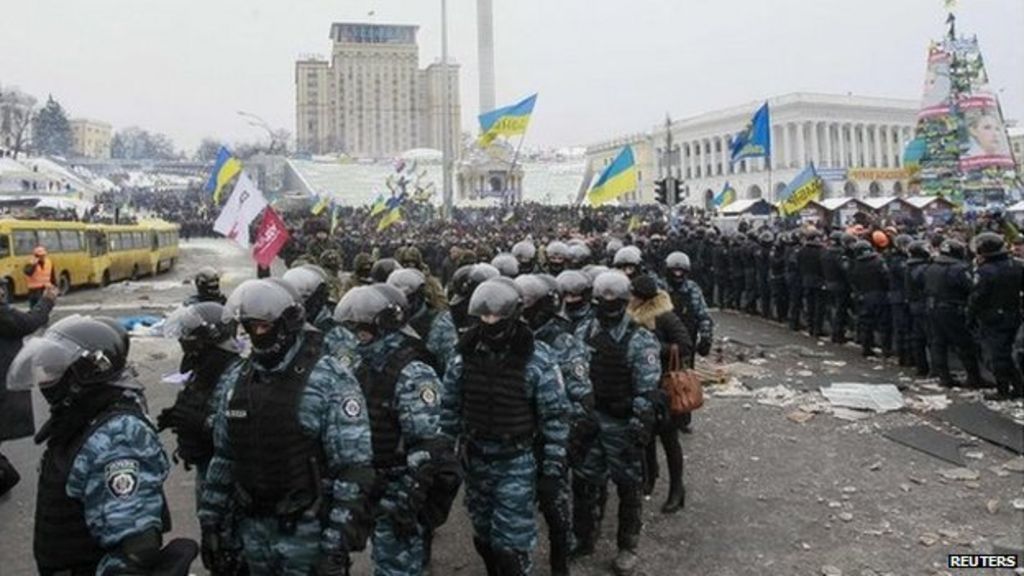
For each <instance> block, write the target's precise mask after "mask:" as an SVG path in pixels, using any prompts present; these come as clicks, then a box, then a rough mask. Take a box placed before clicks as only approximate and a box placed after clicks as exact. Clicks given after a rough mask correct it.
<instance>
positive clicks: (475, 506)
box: [441, 278, 569, 576]
mask: <svg viewBox="0 0 1024 576" xmlns="http://www.w3.org/2000/svg"><path fill="white" fill-rule="evenodd" d="M521 310H522V296H521V295H520V293H519V291H518V290H517V289H516V287H515V283H514V282H512V281H511V280H509V279H507V278H494V279H492V280H488V281H486V282H484V283H482V284H480V285H479V286H478V287H477V288H476V290H474V291H473V295H472V297H471V299H470V303H469V307H468V313H469V314H470V315H472V316H473V317H475V318H477V319H478V323H476V324H475V325H474V326H473V327H472V328H470V329H469V330H468V331H467V332H466V333H465V335H464V336H463V337H462V339H461V340H460V342H459V348H458V354H457V355H456V356H455V358H454V360H453V361H452V363H451V364H450V365H449V368H448V372H447V373H446V374H445V385H444V393H443V394H442V396H441V400H442V412H441V427H442V430H444V432H445V433H446V434H448V436H449V437H451V438H453V439H458V440H459V442H460V443H461V444H462V445H463V446H464V451H465V463H464V466H465V474H466V480H465V481H466V497H465V502H466V507H467V508H468V510H469V515H470V519H471V522H472V524H473V544H474V545H475V547H476V549H477V552H478V553H479V554H480V556H481V558H482V559H483V561H484V565H485V567H486V569H487V573H488V575H489V576H495V575H501V576H518V575H521V574H529V573H530V571H531V552H532V550H533V548H534V547H535V546H536V540H537V526H536V522H535V520H534V506H535V499H536V498H537V496H536V495H535V494H536V493H537V492H539V493H540V494H541V496H540V497H539V498H540V499H541V500H544V499H547V498H548V497H549V495H550V494H554V493H555V492H557V490H558V485H559V482H560V479H561V478H562V477H563V475H564V474H565V467H566V454H565V449H566V443H567V441H568V434H569V430H568V424H567V415H568V410H569V408H568V400H567V398H566V393H565V386H564V384H563V382H562V379H561V374H560V372H559V370H558V369H557V368H556V366H555V363H554V360H553V359H552V354H551V349H550V348H549V347H548V346H547V345H546V344H544V343H543V342H540V341H538V340H536V339H535V338H534V337H533V334H532V333H531V332H530V328H529V326H527V325H526V324H525V323H524V322H523V321H522V320H521V318H520V314H521ZM536 443H540V445H541V448H540V453H541V459H540V461H538V460H537V457H536V452H535V446H536ZM538 476H539V477H540V480H539V481H538V480H537V478H538Z"/></svg>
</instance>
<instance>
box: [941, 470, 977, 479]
mask: <svg viewBox="0 0 1024 576" xmlns="http://www.w3.org/2000/svg"><path fill="white" fill-rule="evenodd" d="M939 476H942V477H943V478H945V479H946V480H954V481H967V480H977V479H978V478H981V474H979V473H978V471H977V470H971V469H970V468H947V469H944V470H939Z"/></svg>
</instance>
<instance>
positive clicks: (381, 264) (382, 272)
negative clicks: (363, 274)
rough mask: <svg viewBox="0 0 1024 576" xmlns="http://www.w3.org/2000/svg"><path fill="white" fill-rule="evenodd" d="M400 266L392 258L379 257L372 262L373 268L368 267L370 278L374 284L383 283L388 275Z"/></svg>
mask: <svg viewBox="0 0 1024 576" xmlns="http://www.w3.org/2000/svg"><path fill="white" fill-rule="evenodd" d="M401 267H402V265H401V264H399V263H398V260H395V259H394V258H381V259H380V260H377V261H376V262H374V263H373V268H371V269H370V278H371V279H372V280H373V282H374V283H375V284H383V283H384V282H387V281H388V276H391V273H392V272H394V271H395V270H398V269H400V268H401Z"/></svg>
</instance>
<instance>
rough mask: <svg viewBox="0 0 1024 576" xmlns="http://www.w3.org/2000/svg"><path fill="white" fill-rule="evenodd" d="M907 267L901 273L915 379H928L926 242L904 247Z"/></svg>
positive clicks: (928, 257) (919, 241)
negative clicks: (905, 248)
mask: <svg viewBox="0 0 1024 576" xmlns="http://www.w3.org/2000/svg"><path fill="white" fill-rule="evenodd" d="M907 254H908V256H909V257H908V258H907V265H906V270H905V271H904V274H903V283H904V287H905V289H904V292H905V294H906V298H907V310H908V312H909V314H910V316H909V321H910V326H909V327H908V328H907V331H908V334H909V336H908V338H909V344H908V345H909V347H910V354H911V357H912V358H913V363H914V367H915V368H916V369H917V372H916V374H917V376H919V377H921V378H926V377H927V376H928V331H929V327H928V303H927V298H926V295H925V291H924V272H925V270H926V269H927V268H928V264H929V262H930V261H931V253H929V252H928V243H927V242H925V241H923V240H916V241H914V242H911V243H910V246H908V247H907Z"/></svg>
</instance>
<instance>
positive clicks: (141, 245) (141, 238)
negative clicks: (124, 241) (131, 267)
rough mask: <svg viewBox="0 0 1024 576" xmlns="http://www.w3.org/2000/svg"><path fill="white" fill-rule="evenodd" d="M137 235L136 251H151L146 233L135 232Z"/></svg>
mask: <svg viewBox="0 0 1024 576" xmlns="http://www.w3.org/2000/svg"><path fill="white" fill-rule="evenodd" d="M133 234H135V249H136V250H149V243H148V242H146V233H145V232H133Z"/></svg>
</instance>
